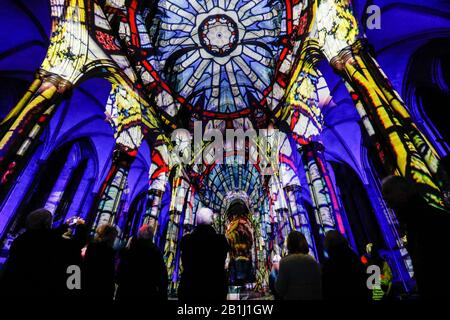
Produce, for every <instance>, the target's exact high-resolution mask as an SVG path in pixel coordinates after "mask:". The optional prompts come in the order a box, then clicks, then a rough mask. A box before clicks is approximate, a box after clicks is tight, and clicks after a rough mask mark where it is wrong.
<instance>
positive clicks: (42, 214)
mask: <svg viewBox="0 0 450 320" xmlns="http://www.w3.org/2000/svg"><path fill="white" fill-rule="evenodd" d="M52 220H53V217H52V214H51V213H50V211H48V210H47V209H44V208H41V209H37V210H34V211H33V212H31V213H30V214H29V215H28V217H27V220H26V222H25V228H26V229H27V230H34V231H36V230H47V229H50V228H51V227H52Z"/></svg>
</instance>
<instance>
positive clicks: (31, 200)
mask: <svg viewBox="0 0 450 320" xmlns="http://www.w3.org/2000/svg"><path fill="white" fill-rule="evenodd" d="M373 5H376V6H377V7H378V8H380V9H381V11H380V12H381V14H380V17H379V18H380V19H379V21H378V22H379V25H378V27H377V25H376V23H375V22H373V19H374V16H373V13H371V11H370V10H369V9H370V6H373ZM375 18H376V17H375ZM0 25H1V26H0V121H1V126H0V241H1V243H2V250H1V254H0V264H1V263H3V262H4V261H5V258H6V256H7V254H8V248H9V246H10V244H11V242H12V241H13V239H14V238H15V237H16V236H17V235H18V234H19V233H20V232H21V231H22V229H23V228H24V221H25V219H26V216H27V214H28V213H30V212H31V211H33V210H35V209H37V208H42V207H44V208H46V209H48V210H49V211H50V212H51V213H52V214H53V217H54V222H53V223H54V226H55V227H57V226H58V225H59V224H61V223H63V222H64V221H66V220H67V219H69V218H71V217H82V218H83V219H85V220H86V221H87V223H88V224H89V226H90V229H91V230H95V228H96V227H97V226H98V225H100V224H102V223H105V222H106V223H113V224H115V225H117V226H118V228H120V230H121V232H120V240H121V241H122V242H123V243H126V242H127V241H128V239H129V238H130V237H131V236H132V235H134V234H136V232H137V230H138V228H139V227H140V226H141V225H142V224H144V223H148V224H151V225H153V226H154V228H155V239H154V241H155V243H156V244H157V245H158V247H159V248H160V250H161V251H162V252H163V254H164V259H165V262H166V265H167V268H168V271H169V276H170V282H171V286H172V287H173V288H175V287H176V285H177V282H178V280H179V275H180V269H181V268H182V267H181V266H180V250H179V247H178V244H179V241H180V239H181V238H182V236H183V235H184V234H186V233H189V232H190V231H192V229H193V228H194V227H195V221H196V219H195V216H196V212H197V211H198V210H199V208H202V207H209V208H211V209H212V210H213V211H214V213H215V219H214V226H215V228H216V230H217V231H218V232H220V233H223V234H225V235H226V237H227V238H228V240H229V242H230V244H231V245H232V251H231V256H232V257H234V258H239V257H244V258H246V259H248V260H249V261H251V263H252V266H253V270H254V282H255V283H256V289H261V288H264V287H267V282H268V276H269V273H270V267H271V263H272V259H273V257H274V256H275V255H283V254H284V250H285V241H286V237H287V235H288V234H289V232H290V231H291V230H299V231H301V232H302V233H303V234H304V235H305V236H306V238H307V240H308V245H309V247H310V254H311V255H313V256H314V257H315V258H316V259H317V260H318V261H322V260H323V259H324V258H325V257H326V252H325V251H324V248H323V236H324V233H325V232H327V231H328V230H334V229H335V230H338V231H339V232H341V233H342V234H343V235H345V237H346V238H347V239H348V241H349V243H350V244H351V246H352V248H353V250H354V251H355V252H357V253H358V255H359V256H361V255H363V254H364V253H365V251H366V246H367V244H369V243H373V244H376V245H377V246H378V247H379V248H381V252H382V253H383V255H384V257H385V258H386V259H387V261H388V262H389V265H390V266H391V269H392V272H393V276H394V282H395V283H397V285H398V286H399V287H401V288H402V290H404V291H405V292H408V291H409V290H411V288H412V280H411V279H412V276H413V274H414V270H413V268H412V265H411V260H410V258H409V255H408V252H407V250H406V248H405V245H404V238H403V234H402V230H401V229H400V228H399V225H398V221H397V219H396V216H395V213H394V212H393V211H392V210H391V209H390V208H388V206H387V205H386V203H385V202H384V200H383V198H382V194H381V190H380V189H381V181H382V179H383V178H385V177H386V176H388V175H392V174H394V175H400V176H405V177H407V178H409V179H412V180H414V181H416V182H417V184H418V185H419V186H420V187H421V190H423V192H424V194H425V197H426V200H427V201H428V203H430V204H431V205H433V206H435V207H438V208H442V209H443V211H445V208H448V205H449V202H448V198H449V194H450V193H449V191H450V182H449V179H448V175H447V174H446V171H448V164H449V161H448V159H449V157H448V156H449V152H450V148H449V146H450V131H449V130H450V126H449V124H450V111H449V109H448V108H449V106H450V3H449V2H446V1H440V0H429V1H418V0H370V1H368V0H353V1H349V0H260V1H257V0H189V1H188V0H159V1H157V0H148V1H144V0H33V1H26V0H3V1H2V5H1V6H0ZM374 26H375V27H374ZM199 123H200V124H201V126H200V129H199V130H200V131H201V132H202V133H203V134H204V133H205V132H207V131H208V130H211V129H214V130H218V131H219V132H220V133H222V134H223V135H224V136H225V132H226V131H227V130H228V129H234V130H242V131H245V130H249V129H254V130H259V129H267V132H271V131H270V130H273V131H275V130H276V131H277V132H281V133H283V136H282V137H283V138H282V139H281V140H280V141H279V142H280V143H278V144H277V145H276V146H275V148H274V150H275V152H273V154H271V155H270V156H271V157H272V158H270V159H269V160H268V163H269V166H271V168H272V171H271V174H266V173H264V172H263V171H262V170H263V168H262V165H261V159H260V160H259V161H256V162H251V161H248V160H249V158H250V157H251V156H252V154H253V153H255V152H257V151H258V150H259V149H260V147H261V146H260V144H259V140H258V139H257V138H254V137H253V138H252V137H250V138H249V139H248V140H246V141H245V142H244V143H243V144H241V145H238V144H236V145H233V147H232V148H231V149H230V148H228V149H227V148H225V151H224V154H223V157H224V161H218V160H217V159H215V158H213V160H211V159H209V158H208V156H210V155H211V154H210V153H208V152H204V151H205V150H208V149H207V146H208V143H200V144H199V145H195V146H194V145H190V144H189V141H190V140H189V139H190V136H189V134H194V131H195V130H196V128H197V129H198V127H196V125H198V124H199ZM179 129H184V130H179ZM186 133H187V135H186ZM174 136H175V139H173V137H174ZM215 139H217V138H215ZM252 139H253V140H254V141H252ZM256 140H258V141H256ZM251 142H254V143H253V144H252V143H251ZM183 144H185V145H183ZM256 149H258V150H256ZM174 150H175V151H176V152H175V151H174ZM197 151H198V152H200V153H201V154H203V158H202V157H200V161H194V160H189V159H188V161H179V158H180V157H183V156H184V155H185V153H186V152H187V153H189V154H190V153H195V152H197ZM177 156H178V160H177V159H174V158H177ZM263 156H264V154H263ZM238 160H243V161H238ZM236 203H241V204H244V205H245V207H246V208H247V210H244V211H243V212H242V214H238V215H236V214H234V215H233V214H230V210H229V209H230V207H232V206H233V205H234V204H236Z"/></svg>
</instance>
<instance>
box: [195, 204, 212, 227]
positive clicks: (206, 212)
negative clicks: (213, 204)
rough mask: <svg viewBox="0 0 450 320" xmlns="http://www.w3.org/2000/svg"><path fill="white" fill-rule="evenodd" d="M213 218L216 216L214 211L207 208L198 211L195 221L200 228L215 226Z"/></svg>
mask: <svg viewBox="0 0 450 320" xmlns="http://www.w3.org/2000/svg"><path fill="white" fill-rule="evenodd" d="M213 216H214V213H213V211H212V210H211V209H209V208H206V207H205V208H201V209H200V210H198V211H197V216H196V218H195V220H196V222H197V225H198V226H201V225H207V226H210V225H212V224H213Z"/></svg>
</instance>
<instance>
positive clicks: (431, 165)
mask: <svg viewBox="0 0 450 320" xmlns="http://www.w3.org/2000/svg"><path fill="white" fill-rule="evenodd" d="M330 63H331V66H332V67H333V68H334V70H335V72H336V73H337V74H339V75H340V76H341V77H342V78H343V79H344V80H345V81H346V82H347V84H346V85H347V88H348V89H349V91H350V93H351V95H352V99H353V101H354V102H355V104H356V107H357V110H358V112H359V114H360V116H361V118H362V120H363V124H364V127H365V128H366V130H367V131H368V133H369V136H371V137H372V139H373V140H374V142H375V143H376V144H375V145H376V147H377V149H378V151H379V155H380V159H381V161H382V162H383V164H384V166H385V167H386V169H387V171H388V172H389V173H390V174H396V175H401V176H404V177H406V178H407V179H409V180H412V181H415V182H416V183H417V184H418V187H419V188H421V190H422V191H423V194H424V197H425V198H426V199H427V201H428V202H429V203H430V204H432V205H434V206H436V207H438V208H444V207H445V201H448V199H447V198H448V195H449V190H450V181H449V178H448V175H447V173H446V172H445V171H444V170H443V168H442V166H441V165H440V158H439V156H438V154H437V152H436V150H435V149H434V147H433V145H432V144H431V143H430V142H429V141H428V140H427V139H426V137H425V136H424V135H423V134H422V133H421V132H420V131H419V129H418V128H417V126H416V124H415V123H414V122H413V121H412V119H411V116H410V113H409V111H408V110H407V108H406V106H405V104H404V102H403V101H402V100H401V98H400V96H399V95H398V93H397V92H396V91H395V90H394V88H393V87H392V84H391V83H390V82H389V80H388V79H387V77H386V75H385V74H384V73H383V71H382V70H381V68H380V66H379V65H378V64H377V62H376V61H375V59H373V58H372V56H371V55H370V53H369V52H368V50H367V42H366V40H365V39H362V40H358V41H356V42H355V43H354V44H353V45H351V46H349V47H347V48H345V49H343V50H342V51H341V52H340V53H339V54H338V55H337V56H336V57H334V58H333V59H331V61H330ZM447 203H448V202H447Z"/></svg>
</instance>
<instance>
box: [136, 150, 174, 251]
mask: <svg viewBox="0 0 450 320" xmlns="http://www.w3.org/2000/svg"><path fill="white" fill-rule="evenodd" d="M169 170H170V169H169V153H168V149H167V146H166V145H165V144H159V145H158V146H155V147H154V149H153V150H152V152H151V165H150V171H149V188H148V200H147V208H146V210H145V215H144V216H143V217H142V220H141V224H150V225H151V226H153V230H154V234H155V241H156V242H157V243H159V241H158V240H159V239H158V238H157V231H158V227H159V226H158V219H159V216H160V213H161V203H162V198H163V195H164V193H165V191H166V188H167V183H168V180H169Z"/></svg>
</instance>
